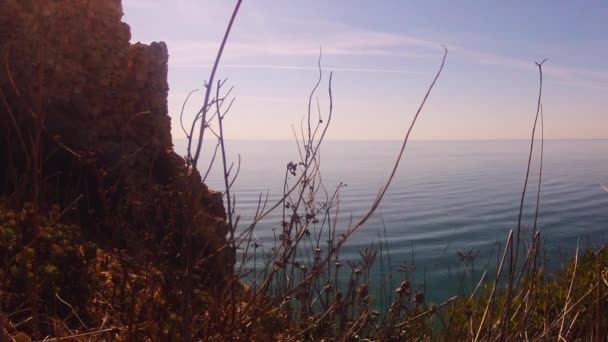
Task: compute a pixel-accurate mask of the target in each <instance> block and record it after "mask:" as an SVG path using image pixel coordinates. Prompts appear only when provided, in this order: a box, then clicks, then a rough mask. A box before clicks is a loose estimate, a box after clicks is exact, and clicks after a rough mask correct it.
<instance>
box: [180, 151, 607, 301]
mask: <svg viewBox="0 0 608 342" xmlns="http://www.w3.org/2000/svg"><path fill="white" fill-rule="evenodd" d="M205 144H206V145H205V146H206V149H205V150H206V153H207V156H206V158H208V157H209V156H208V155H209V154H210V153H211V152H212V150H213V146H214V145H215V143H214V142H205ZM400 144H401V142H399V141H328V142H325V143H324V146H323V147H322V150H321V164H322V166H321V168H322V176H323V180H324V184H325V186H326V187H327V188H328V189H333V188H335V186H337V185H338V184H339V183H340V182H344V183H347V184H348V186H347V187H346V188H344V189H343V190H342V195H341V202H340V203H341V204H340V210H341V213H342V215H341V216H340V221H339V223H341V226H340V227H342V228H338V229H339V230H340V229H342V230H344V229H346V227H347V225H348V219H349V217H350V215H352V217H353V218H354V219H357V218H359V217H361V215H363V213H364V212H365V211H366V210H367V209H368V208H369V206H370V204H371V203H372V201H373V200H374V198H375V196H376V194H377V193H378V190H379V188H380V187H381V185H382V184H383V183H384V182H385V180H386V178H387V176H388V174H389V171H390V168H391V165H392V163H393V162H394V159H395V156H396V154H397V152H398V150H399V148H400ZM184 146H185V145H184V142H183V141H177V142H176V150H177V151H179V152H181V151H184V150H185V148H184ZM537 146H539V144H537ZM544 147H545V153H544V166H543V168H544V173H543V182H542V192H541V200H540V202H541V207H540V216H539V226H540V229H541V232H542V234H543V238H544V245H545V249H546V251H547V253H548V255H549V257H550V260H551V265H550V266H551V267H552V268H553V269H556V267H557V266H559V264H560V263H563V262H565V260H567V258H568V257H570V256H572V255H573V253H574V251H575V249H576V246H577V242H578V243H579V244H580V246H581V247H598V246H600V245H601V244H603V243H604V242H608V210H607V209H608V192H605V191H604V190H603V189H602V187H601V184H603V183H608V140H548V141H545V145H544ZM227 148H228V153H229V158H230V159H232V160H236V159H237V153H240V155H241V158H242V166H241V171H240V175H239V177H238V179H237V181H236V184H235V186H234V188H233V190H232V191H233V193H234V194H235V195H236V208H237V209H236V211H237V213H238V214H240V215H241V222H243V225H244V224H245V223H248V222H250V221H251V219H252V217H253V214H254V211H255V207H256V205H257V201H258V198H259V196H260V194H264V195H265V194H266V193H268V194H269V202H272V200H276V199H278V198H280V195H281V193H282V186H283V176H284V172H285V166H286V164H287V163H288V162H289V161H297V160H298V153H297V148H296V145H295V142H293V141H272V142H268V141H266V142H264V141H232V142H229V144H227ZM528 150H529V142H527V141H437V142H429V141H412V142H411V143H410V144H409V145H408V147H407V149H406V153H405V156H404V159H403V160H402V163H401V165H400V168H399V171H398V172H397V175H396V177H395V179H394V182H393V184H392V186H391V188H390V189H389V191H388V193H387V194H386V197H385V199H384V200H383V202H382V204H381V205H380V207H379V209H378V211H377V212H376V214H375V215H374V216H373V218H372V219H371V220H370V221H369V223H368V224H366V226H365V227H364V228H363V229H361V230H360V231H359V232H358V233H357V234H356V235H355V236H354V237H353V238H352V240H351V241H350V243H349V245H348V248H347V249H346V251H345V253H342V257H343V258H344V259H353V258H357V257H358V251H360V250H362V249H363V248H365V247H367V246H369V245H370V244H371V243H376V244H377V243H378V241H379V237H380V236H382V238H383V239H384V236H386V240H387V242H388V245H389V247H390V256H391V262H392V268H393V271H394V272H396V274H395V278H399V277H402V275H400V274H399V270H398V268H399V266H400V265H401V264H404V263H405V264H412V263H413V264H414V265H415V267H416V269H417V271H416V276H415V277H416V279H415V281H416V284H417V286H419V287H421V288H423V289H424V290H426V291H427V293H430V294H431V295H430V297H431V298H436V299H439V298H444V297H445V296H447V295H449V294H452V293H455V292H457V291H458V290H459V288H460V286H461V282H460V280H461V279H462V277H463V275H464V274H466V275H467V277H468V278H472V277H479V275H480V274H481V271H480V269H481V268H483V267H484V266H485V265H486V263H488V261H490V260H493V261H491V264H493V263H494V262H495V258H496V253H497V242H498V243H501V244H503V245H504V241H505V239H506V237H507V234H508V230H509V229H510V228H513V227H514V226H516V224H517V212H518V208H519V201H520V196H521V192H522V187H523V182H524V176H525V170H526V163H527V158H528ZM535 152H538V149H536V151H535ZM536 157H538V155H537V156H536ZM206 164H207V161H206V160H205V161H203V162H201V165H200V168H201V169H205V168H206ZM217 166H219V163H218V164H217ZM215 170H216V171H214V172H212V173H211V174H210V176H209V178H208V179H207V183H208V185H209V186H210V187H211V188H215V189H222V188H223V185H222V184H223V181H222V179H221V178H220V174H221V173H220V172H218V171H219V168H218V167H216V168H215ZM537 182H538V158H536V159H535V163H534V164H533V168H532V172H531V177H530V186H529V192H528V194H529V195H528V196H526V204H527V205H526V211H525V217H524V225H525V226H526V227H530V226H531V225H532V223H533V215H534V206H535V203H536V189H537V188H536V187H537V184H538V183H537ZM280 220H281V219H280V213H279V212H277V213H276V215H271V216H269V217H268V218H267V219H266V220H265V221H264V222H262V223H261V224H260V225H259V226H258V228H257V230H256V232H255V236H256V237H257V239H259V240H260V241H261V243H262V244H265V245H266V246H268V248H270V247H271V246H272V244H273V230H272V229H273V228H275V227H278V226H279V222H280ZM384 232H385V233H384ZM466 251H472V252H473V253H478V256H477V258H476V259H475V268H474V269H475V270H473V271H472V270H468V271H467V270H465V269H464V267H463V264H462V263H459V252H460V253H463V252H466ZM492 258H494V259H492ZM385 267H386V265H385ZM375 272H376V274H378V273H377V272H379V271H378V270H376V271H375ZM474 272H477V274H476V275H475V274H474Z"/></svg>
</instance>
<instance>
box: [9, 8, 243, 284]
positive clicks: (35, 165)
mask: <svg viewBox="0 0 608 342" xmlns="http://www.w3.org/2000/svg"><path fill="white" fill-rule="evenodd" d="M122 15H123V12H122V5H121V1H120V0H53V1H40V0H2V1H0V61H1V63H0V65H1V68H0V91H1V93H0V164H2V165H7V167H6V168H4V167H3V168H0V201H1V198H5V200H4V201H5V202H8V205H9V206H13V207H18V206H20V205H22V204H23V203H25V202H34V203H35V204H36V205H38V206H40V207H44V206H46V205H50V204H58V205H59V206H60V207H64V208H65V207H67V206H69V205H70V204H71V203H76V204H75V205H76V208H77V213H76V214H74V215H71V216H70V217H68V216H69V215H68V216H66V218H68V219H72V220H73V221H77V223H79V224H80V225H81V227H82V229H83V235H84V236H85V237H87V238H89V239H93V240H95V241H98V242H99V243H100V244H106V245H108V246H109V247H111V248H121V249H132V250H137V251H148V252H149V253H150V254H151V255H154V253H158V251H159V250H162V251H163V254H165V255H164V256H157V255H155V258H156V259H157V260H158V262H159V263H164V264H167V265H169V266H171V265H173V266H175V267H179V258H180V257H181V256H180V252H179V250H180V246H181V245H182V243H183V241H182V240H183V236H182V235H181V233H182V231H183V229H182V227H184V226H186V225H194V226H195V229H194V241H193V242H192V243H193V246H194V248H195V250H196V252H197V253H199V254H198V255H197V256H196V257H199V258H200V257H201V255H204V254H205V253H210V251H214V250H217V249H219V248H221V246H223V245H224V244H225V243H226V224H225V222H224V219H225V212H224V210H223V205H222V198H221V195H220V194H218V193H214V192H211V191H209V190H208V189H207V188H206V187H205V186H204V185H203V184H202V183H200V181H198V182H197V183H196V184H195V186H194V188H192V187H193V185H192V184H193V183H192V182H189V181H188V178H189V177H190V176H189V172H190V171H189V170H186V168H185V163H184V160H183V159H182V158H181V157H179V156H178V155H177V154H175V153H174V152H173V150H172V140H171V129H170V126H171V123H170V117H169V116H168V110H167V92H168V89H169V87H168V84H167V61H168V58H169V56H168V51H167V46H166V45H165V43H163V42H159V43H151V44H150V45H145V44H140V43H136V44H130V42H129V40H130V28H129V26H128V25H127V24H125V23H123V22H122V21H121V18H122ZM195 178H196V175H195ZM197 179H200V177H199V178H197ZM183 193H190V194H194V195H192V196H190V197H189V198H186V197H187V196H183V195H182V194H183ZM192 201H194V202H192ZM142 253H143V252H142ZM216 254H217V255H214V256H213V257H212V267H208V270H212V271H209V272H208V273H209V274H212V276H213V279H216V280H217V279H218V278H217V276H220V277H224V276H226V275H227V274H229V273H231V272H232V267H233V259H234V257H233V252H232V251H228V250H226V251H224V252H222V253H216Z"/></svg>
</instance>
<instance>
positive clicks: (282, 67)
mask: <svg viewBox="0 0 608 342" xmlns="http://www.w3.org/2000/svg"><path fill="white" fill-rule="evenodd" d="M169 66H170V67H173V68H196V69H200V68H210V67H212V64H171V63H170V64H169ZM222 68H229V69H271V70H273V69H274V70H295V71H317V70H319V68H318V67H309V66H299V65H269V64H223V65H222ZM322 69H323V70H327V71H347V72H372V73H387V74H417V75H422V74H427V73H425V72H422V71H412V70H403V69H374V68H344V67H333V66H323V67H322Z"/></svg>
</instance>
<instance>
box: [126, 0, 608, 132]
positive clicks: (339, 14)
mask: <svg viewBox="0 0 608 342" xmlns="http://www.w3.org/2000/svg"><path fill="white" fill-rule="evenodd" d="M123 6H124V12H125V17H124V18H123V20H124V21H125V22H127V23H128V24H130V25H131V33H132V41H133V42H136V41H142V42H146V43H148V42H151V41H160V40H162V41H165V42H166V43H167V45H168V47H169V53H170V60H169V85H170V88H171V90H170V95H169V110H170V113H171V115H172V117H173V135H174V138H183V134H182V133H181V129H179V124H178V121H177V120H178V116H179V110H180V108H181V104H182V102H183V100H184V99H185V96H186V94H187V93H188V92H189V91H190V90H192V89H195V88H202V83H203V81H204V80H205V79H206V78H207V77H208V74H209V70H210V63H212V60H213V58H214V56H215V54H216V53H217V48H218V46H219V43H220V40H221V37H222V35H223V32H224V29H225V26H226V24H227V22H228V19H229V16H230V14H231V11H232V6H233V1H229V0H215V1H211V0H171V1H170V0H123ZM606 18H608V2H605V1H585V2H575V1H503V2H497V1H496V2H494V1H442V2H439V1H396V0H395V1H371V0H365V1H363V0H361V1H354V0H349V1H347V0H340V1H338V0H333V1H328V0H323V1H321V0H307V1H286V0H272V1H271V0H244V1H243V5H242V7H241V11H240V13H239V16H238V18H237V20H236V23H235V26H234V29H233V32H232V36H231V38H230V41H229V43H228V46H227V48H226V51H225V54H224V59H223V62H222V65H221V66H220V69H219V72H218V76H219V77H221V78H228V83H230V84H233V85H235V86H236V87H235V90H234V95H236V102H235V105H234V107H233V109H232V111H231V114H230V115H229V118H228V120H227V121H226V130H227V135H228V138H232V139H291V137H292V133H291V125H292V124H296V125H299V122H300V120H301V119H302V118H303V116H304V114H305V112H306V106H307V96H308V93H309V91H310V89H311V87H312V86H313V85H314V81H315V77H316V71H315V66H316V61H317V55H318V49H319V46H322V47H323V65H324V67H325V68H326V69H327V70H334V84H333V90H334V104H335V111H334V122H333V124H332V127H331V129H330V131H329V133H328V138H329V139H399V138H400V137H401V136H402V135H403V132H404V130H405V129H406V125H407V123H408V122H409V120H410V119H411V117H412V115H413V112H414V111H415V109H416V107H417V105H418V103H419V101H420V99H421V98H422V96H423V94H424V92H425V90H426V88H427V86H428V84H429V83H430V81H431V79H432V77H433V74H434V72H435V71H436V69H437V67H438V65H439V63H440V61H441V55H442V50H441V44H445V45H446V46H447V47H448V48H449V50H450V54H449V56H448V60H447V64H446V67H445V70H444V74H443V76H442V77H441V79H440V80H439V83H438V85H437V87H436V89H435V91H434V92H433V94H432V95H431V98H430V100H429V102H428V105H427V107H426V109H425V111H424V112H423V116H422V117H421V120H420V121H419V125H418V126H417V128H416V130H415V132H414V135H413V138H415V139H445V140H451V139H527V138H528V137H529V135H530V129H531V125H532V120H533V116H534V112H535V104H536V96H537V88H538V74H537V71H536V70H535V66H534V61H535V60H541V59H543V58H545V57H549V58H550V60H549V62H548V63H547V64H546V66H545V88H544V93H545V96H544V109H545V119H546V126H545V127H546V128H545V135H546V137H547V138H556V139H557V138H608V118H607V115H606V109H605V108H608V96H607V95H608V58H607V56H608V38H607V36H606V35H607V33H608V20H606ZM193 100H194V101H193V102H192V105H191V106H189V107H188V111H187V112H188V115H186V118H187V119H191V117H192V115H193V113H194V112H195V110H196V108H197V105H200V101H201V98H200V97H195V98H193ZM197 101H198V102H199V104H197V103H196V102H197ZM321 101H322V104H323V103H326V96H325V89H324V91H323V96H322V97H321Z"/></svg>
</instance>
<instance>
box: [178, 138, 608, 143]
mask: <svg viewBox="0 0 608 342" xmlns="http://www.w3.org/2000/svg"><path fill="white" fill-rule="evenodd" d="M172 140H181V141H187V140H188V139H187V138H172ZM216 140H217V139H207V138H205V139H203V141H209V142H212V141H216ZM226 140H227V141H256V142H274V141H276V142H285V141H294V139H293V138H291V139H268V138H266V139H264V138H262V139H259V138H250V139H242V138H227V139H226ZM536 140H539V139H538V138H537V139H536ZM544 140H545V141H591V140H608V138H545V139H544ZM323 141H338V142H342V141H343V142H393V141H394V142H398V141H399V142H400V141H403V139H324V140H323ZM409 141H418V142H458V141H462V142H471V141H530V139H529V138H527V139H525V138H504V139H501V138H499V139H410V140H409Z"/></svg>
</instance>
